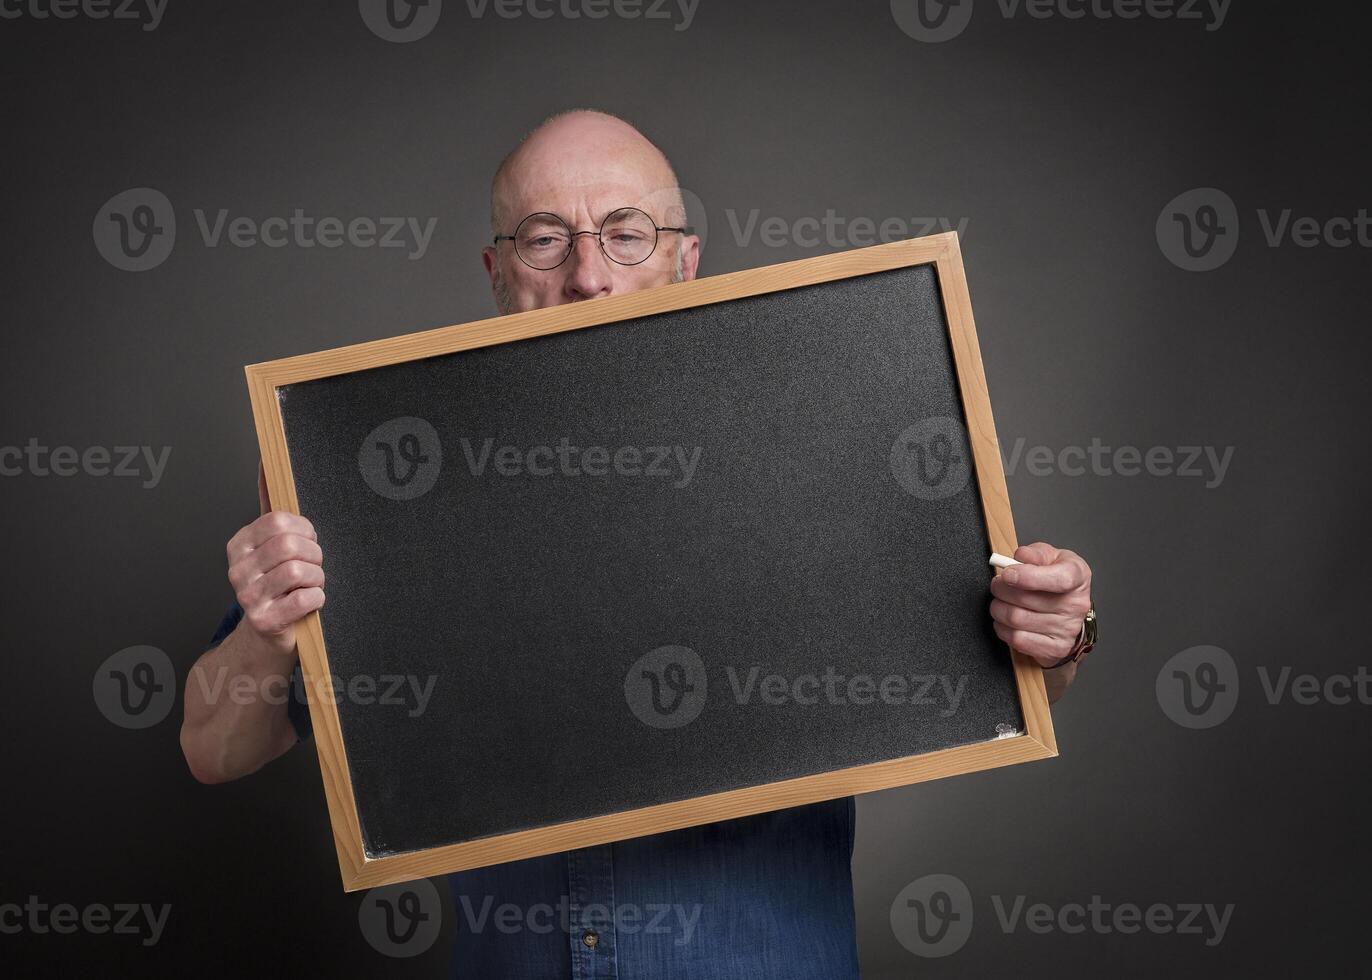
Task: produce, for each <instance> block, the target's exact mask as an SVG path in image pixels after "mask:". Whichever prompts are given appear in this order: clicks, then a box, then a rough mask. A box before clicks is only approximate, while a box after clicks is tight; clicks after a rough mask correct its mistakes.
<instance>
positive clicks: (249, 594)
mask: <svg viewBox="0 0 1372 980" xmlns="http://www.w3.org/2000/svg"><path fill="white" fill-rule="evenodd" d="M323 585H324V569H323V568H321V567H320V566H318V565H313V564H311V563H309V562H307V561H285V562H282V563H281V564H280V565H277V566H276V567H275V568H273V569H272V570H271V571H270V572H268V573H267V574H265V575H262V576H260V577H258V578H257V579H256V580H255V581H254V582H252V583H251V584H250V585H248V586H247V588H245V589H243V590H242V592H241V593H240V594H239V596H238V601H239V604H240V605H242V606H243V608H244V609H246V608H248V607H249V606H260V605H262V604H264V603H269V602H274V601H275V600H277V599H279V598H280V597H282V596H284V595H286V594H287V593H289V592H291V591H293V590H295V589H310V588H321V587H322V586H323Z"/></svg>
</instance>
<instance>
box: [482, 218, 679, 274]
mask: <svg viewBox="0 0 1372 980" xmlns="http://www.w3.org/2000/svg"><path fill="white" fill-rule="evenodd" d="M621 211H637V212H638V213H639V214H641V215H643V216H644V217H645V218H647V219H648V221H649V222H651V223H652V226H653V247H652V248H650V249H649V250H648V254H647V255H645V256H643V258H641V259H639V260H638V261H637V262H621V261H619V259H617V258H615V257H614V256H613V255H611V254H610V253H609V252H607V251H606V250H605V240H604V239H603V238H602V237H601V236H602V235H603V234H605V224H606V222H608V221H609V220H610V219H611V218H612V217H614V216H615V215H617V214H619V212H621ZM540 214H546V215H547V216H548V217H550V218H556V219H557V220H558V221H559V222H561V224H562V227H563V228H566V229H567V236H568V237H567V253H566V254H565V255H563V256H562V259H561V260H560V261H559V262H558V263H557V265H550V266H548V267H547V268H546V269H540V268H539V267H538V266H536V265H532V264H530V262H529V260H528V259H526V258H525V257H524V256H522V255H520V254H519V246H518V245H516V246H515V250H514V253H515V257H516V258H518V259H519V261H521V262H523V263H524V264H525V265H527V266H528V267H529V268H530V269H533V270H534V271H535V272H552V271H553V270H554V269H557V268H559V267H561V266H562V264H563V263H564V262H566V261H567V260H568V259H569V258H571V255H572V253H573V252H575V251H576V240H577V239H578V238H579V237H581V236H582V235H590V236H592V237H593V238H595V242H596V245H597V246H598V247H599V248H600V254H601V255H603V256H605V258H607V259H609V260H610V261H611V262H613V263H614V264H615V265H621V266H624V267H625V268H626V269H632V268H633V267H634V266H636V265H642V264H643V263H644V262H647V261H648V260H649V259H651V258H652V257H653V255H654V253H656V252H657V243H658V242H659V241H661V240H662V235H661V234H660V233H661V232H664V231H675V232H678V233H680V234H682V235H690V234H694V231H695V230H694V229H693V228H692V227H691V226H690V225H684V226H681V227H677V226H674V225H659V224H658V223H657V221H656V220H654V218H653V216H652V215H651V214H649V213H648V212H647V211H644V210H643V209H642V208H636V207H632V206H629V205H625V206H624V207H620V208H612V209H611V210H610V211H608V212H607V213H606V214H605V217H604V218H602V219H601V221H600V228H599V229H597V230H596V231H573V230H572V226H571V225H570V224H569V223H568V222H567V219H566V218H564V217H562V215H560V214H557V213H556V212H554V211H535V212H533V213H532V214H528V215H525V216H524V217H523V218H521V219H520V221H519V224H517V225H515V233H514V234H513V235H496V236H495V237H493V238H492V239H491V246H492V247H493V248H498V247H499V246H500V243H501V242H513V241H515V240H516V238H517V237H518V235H519V229H520V228H523V227H524V222H526V221H528V220H529V219H530V218H536V217H538V216H539V215H540Z"/></svg>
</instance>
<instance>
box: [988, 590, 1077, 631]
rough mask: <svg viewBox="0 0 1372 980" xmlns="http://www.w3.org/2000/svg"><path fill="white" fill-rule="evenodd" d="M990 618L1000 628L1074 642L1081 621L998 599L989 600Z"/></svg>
mask: <svg viewBox="0 0 1372 980" xmlns="http://www.w3.org/2000/svg"><path fill="white" fill-rule="evenodd" d="M991 618H992V619H993V620H995V621H996V622H997V623H1000V624H1001V625H1002V626H1008V627H1010V628H1011V629H1014V630H1021V631H1023V632H1026V633H1038V634H1039V635H1041V636H1048V637H1052V638H1053V639H1057V640H1075V639H1076V638H1077V636H1078V635H1080V633H1081V620H1079V619H1075V618H1073V617H1069V616H1064V615H1061V614H1059V613H1042V612H1034V611H1033V610H1032V609H1025V608H1023V607H1022V606H1012V605H1010V604H1009V603H1008V602H1002V601H1001V600H1000V599H992V600H991Z"/></svg>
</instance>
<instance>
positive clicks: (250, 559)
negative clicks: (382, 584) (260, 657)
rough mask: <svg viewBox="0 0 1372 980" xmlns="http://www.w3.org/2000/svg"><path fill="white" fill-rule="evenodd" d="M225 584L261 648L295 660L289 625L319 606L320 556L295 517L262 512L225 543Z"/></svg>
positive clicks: (306, 525)
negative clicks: (227, 582) (227, 581)
mask: <svg viewBox="0 0 1372 980" xmlns="http://www.w3.org/2000/svg"><path fill="white" fill-rule="evenodd" d="M228 555H229V583H230V584H231V585H232V586H233V591H234V594H235V595H237V596H238V604H239V605H240V606H242V607H243V623H242V625H243V626H244V627H245V628H247V629H248V630H251V632H252V634H253V637H254V639H255V640H257V641H259V642H260V643H261V644H262V647H263V649H265V650H270V651H273V652H275V653H277V654H279V655H281V656H284V657H291V658H294V656H295V624H296V623H298V622H299V621H300V620H301V619H303V618H304V617H305V616H306V615H308V614H309V613H312V612H314V611H315V610H316V609H319V608H320V607H321V606H323V605H324V568H323V562H324V553H323V552H322V551H320V549H319V541H318V538H317V536H316V535H315V533H314V526H313V525H311V524H310V522H309V521H307V520H306V519H305V518H303V517H301V516H300V515H298V514H290V513H287V512H286V511H281V510H273V511H268V512H266V513H264V514H263V515H262V516H261V517H259V518H258V519H257V520H255V521H253V522H252V523H251V524H249V525H248V526H247V527H244V528H242V529H241V530H239V532H238V533H237V534H235V535H234V536H233V537H232V538H230V539H229V546H228Z"/></svg>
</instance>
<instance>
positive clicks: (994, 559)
mask: <svg viewBox="0 0 1372 980" xmlns="http://www.w3.org/2000/svg"><path fill="white" fill-rule="evenodd" d="M991 564H992V565H994V566H995V567H996V568H1009V567H1010V566H1011V565H1018V564H1021V563H1020V562H1017V561H1015V559H1013V558H1006V557H1005V556H1004V555H998V554H996V553H995V552H994V551H993V552H991Z"/></svg>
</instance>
